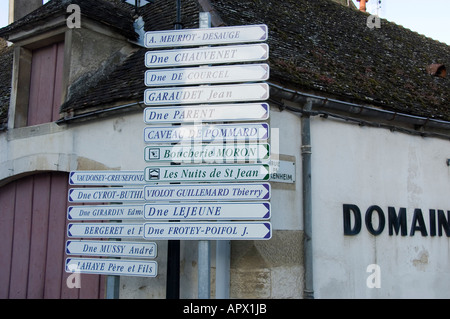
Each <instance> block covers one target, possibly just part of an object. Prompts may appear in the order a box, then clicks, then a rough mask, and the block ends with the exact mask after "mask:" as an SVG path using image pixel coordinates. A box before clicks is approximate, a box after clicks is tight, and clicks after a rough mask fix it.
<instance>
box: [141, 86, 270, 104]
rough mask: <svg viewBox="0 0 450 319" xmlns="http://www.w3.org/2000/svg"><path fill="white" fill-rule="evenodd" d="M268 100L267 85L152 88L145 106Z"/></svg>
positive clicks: (145, 93)
mask: <svg viewBox="0 0 450 319" xmlns="http://www.w3.org/2000/svg"><path fill="white" fill-rule="evenodd" d="M268 98H269V85H268V84H267V83H245V84H221V85H208V86H184V87H167V88H150V89H146V90H145V91H144V104H145V105H173V104H202V103H222V102H224V103H227V102H242V101H247V102H250V101H264V100H267V99H268Z"/></svg>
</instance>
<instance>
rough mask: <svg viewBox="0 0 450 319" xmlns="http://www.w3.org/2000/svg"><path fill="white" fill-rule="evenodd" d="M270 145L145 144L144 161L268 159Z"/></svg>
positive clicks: (195, 161)
mask: <svg viewBox="0 0 450 319" xmlns="http://www.w3.org/2000/svg"><path fill="white" fill-rule="evenodd" d="M269 156H270V147H269V144H267V143H218V144H216V143H212V144H198V143H196V144H194V145H190V144H177V145H162V146H158V145H155V146H147V147H146V148H145V149H144V160H145V161H146V162H164V161H170V162H178V163H203V162H205V163H224V162H225V163H229V162H230V163H231V162H234V161H236V160H239V161H256V160H258V161H261V160H268V159H269Z"/></svg>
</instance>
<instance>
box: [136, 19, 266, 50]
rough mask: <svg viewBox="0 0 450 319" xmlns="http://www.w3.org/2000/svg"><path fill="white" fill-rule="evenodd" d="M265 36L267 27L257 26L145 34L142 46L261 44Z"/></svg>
mask: <svg viewBox="0 0 450 319" xmlns="http://www.w3.org/2000/svg"><path fill="white" fill-rule="evenodd" d="M267 36H268V32H267V25H265V24H257V25H245V26H231V27H218V28H203V29H181V30H170V31H169V30H168V31H152V32H146V33H145V37H144V44H145V47H147V48H162V47H180V46H197V45H210V44H232V43H245V42H263V41H266V40H267Z"/></svg>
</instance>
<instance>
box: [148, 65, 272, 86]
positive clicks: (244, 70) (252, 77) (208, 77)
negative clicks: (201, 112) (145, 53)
mask: <svg viewBox="0 0 450 319" xmlns="http://www.w3.org/2000/svg"><path fill="white" fill-rule="evenodd" d="M268 78H269V66H268V65H267V64H239V65H230V66H211V67H192V68H183V69H182V68H173V69H157V70H149V71H147V72H145V85H146V86H164V85H189V84H205V83H233V82H252V81H265V80H267V79H268Z"/></svg>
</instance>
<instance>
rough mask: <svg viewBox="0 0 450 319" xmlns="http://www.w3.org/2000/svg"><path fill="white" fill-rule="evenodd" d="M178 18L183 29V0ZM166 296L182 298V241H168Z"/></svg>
mask: <svg viewBox="0 0 450 319" xmlns="http://www.w3.org/2000/svg"><path fill="white" fill-rule="evenodd" d="M176 8H177V19H176V22H175V30H177V29H181V28H182V25H181V0H176ZM166 298H167V299H179V298H180V241H179V240H169V241H168V242H167V280H166Z"/></svg>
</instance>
